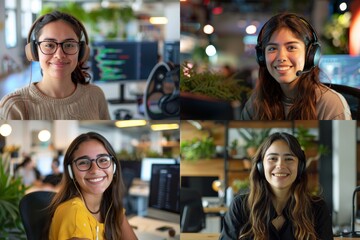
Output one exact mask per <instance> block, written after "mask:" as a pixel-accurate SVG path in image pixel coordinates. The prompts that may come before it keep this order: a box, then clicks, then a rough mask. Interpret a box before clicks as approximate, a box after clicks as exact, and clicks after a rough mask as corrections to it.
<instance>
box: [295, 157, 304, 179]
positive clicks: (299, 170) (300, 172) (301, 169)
mask: <svg viewBox="0 0 360 240" xmlns="http://www.w3.org/2000/svg"><path fill="white" fill-rule="evenodd" d="M305 168H306V164H305V161H301V160H300V162H299V166H298V173H297V174H298V175H297V178H298V179H300V178H301V175H302V174H303V173H304V171H305Z"/></svg>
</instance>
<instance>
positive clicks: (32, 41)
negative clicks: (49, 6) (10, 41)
mask: <svg viewBox="0 0 360 240" xmlns="http://www.w3.org/2000/svg"><path fill="white" fill-rule="evenodd" d="M46 16H47V15H43V16H41V17H39V18H38V19H37V20H36V21H35V22H34V23H33V25H32V26H31V28H30V31H29V34H28V37H27V44H26V46H25V54H26V58H27V59H28V60H29V61H39V53H38V49H37V42H36V36H35V33H34V29H35V27H36V25H37V24H38V23H39V22H41V21H42V20H43V19H44V18H45V17H46ZM68 16H69V17H70V18H71V19H72V20H74V21H75V22H76V23H77V24H78V25H79V26H80V28H81V29H80V30H81V33H82V34H81V35H82V36H83V37H84V38H85V41H83V40H80V49H79V56H78V61H79V62H85V61H86V60H87V59H88V58H89V55H90V48H89V46H88V44H89V38H88V35H87V32H86V29H85V27H84V25H83V24H82V23H81V22H80V21H79V20H77V19H76V18H75V17H73V16H70V15H68ZM83 37H82V38H83Z"/></svg>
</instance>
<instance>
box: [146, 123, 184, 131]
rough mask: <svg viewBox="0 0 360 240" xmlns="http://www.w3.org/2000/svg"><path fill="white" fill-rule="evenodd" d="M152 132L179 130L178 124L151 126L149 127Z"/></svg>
mask: <svg viewBox="0 0 360 240" xmlns="http://www.w3.org/2000/svg"><path fill="white" fill-rule="evenodd" d="M151 129H152V130H153V131H165V130H175V129H179V124H177V123H169V124H153V125H151Z"/></svg>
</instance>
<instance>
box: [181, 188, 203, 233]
mask: <svg viewBox="0 0 360 240" xmlns="http://www.w3.org/2000/svg"><path fill="white" fill-rule="evenodd" d="M180 214H181V215H180V231H181V232H200V231H201V230H202V229H204V228H205V227H206V218H205V213H204V209H203V206H202V200H201V195H200V193H199V192H198V191H196V190H193V189H190V188H181V189H180Z"/></svg>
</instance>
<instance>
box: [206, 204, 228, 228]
mask: <svg viewBox="0 0 360 240" xmlns="http://www.w3.org/2000/svg"><path fill="white" fill-rule="evenodd" d="M203 209H204V213H205V214H215V215H216V216H219V217H220V230H221V229H222V227H223V226H222V225H223V219H224V216H225V213H226V212H227V210H228V209H229V208H228V207H225V206H210V207H204V208H203Z"/></svg>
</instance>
